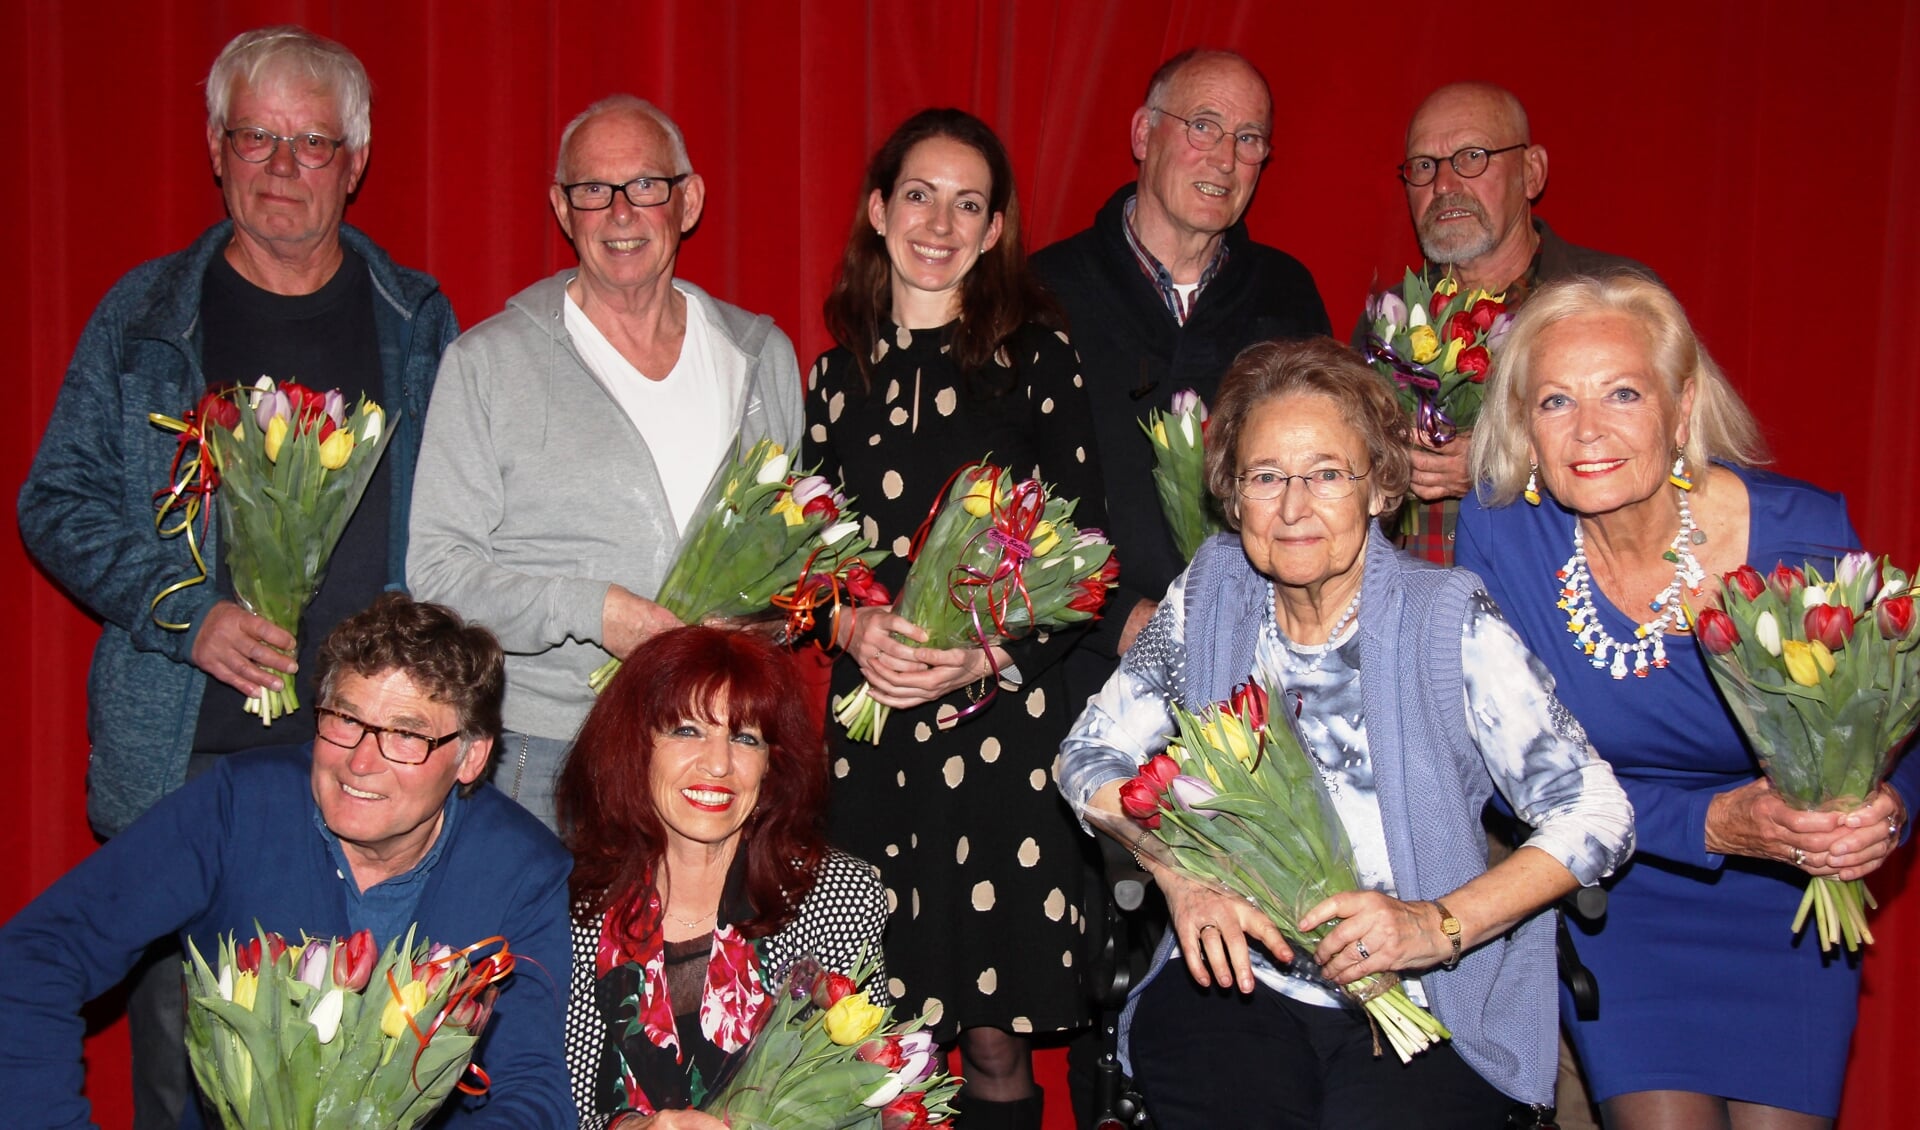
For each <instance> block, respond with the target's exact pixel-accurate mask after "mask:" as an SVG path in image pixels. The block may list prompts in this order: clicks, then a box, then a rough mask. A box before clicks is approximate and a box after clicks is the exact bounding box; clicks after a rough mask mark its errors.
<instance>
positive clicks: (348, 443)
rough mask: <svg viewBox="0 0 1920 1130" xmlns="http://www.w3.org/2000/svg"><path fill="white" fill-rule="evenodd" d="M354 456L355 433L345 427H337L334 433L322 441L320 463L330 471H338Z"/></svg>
mask: <svg viewBox="0 0 1920 1130" xmlns="http://www.w3.org/2000/svg"><path fill="white" fill-rule="evenodd" d="M352 457H353V433H352V432H350V431H348V430H347V429H345V428H335V429H334V430H333V434H332V435H330V436H328V437H327V438H326V439H323V440H321V441H320V465H321V466H322V467H325V468H326V469H327V470H329V471H338V470H339V469H340V468H342V467H344V466H346V465H347V460H348V459H351V458H352Z"/></svg>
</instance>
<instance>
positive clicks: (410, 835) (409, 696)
mask: <svg viewBox="0 0 1920 1130" xmlns="http://www.w3.org/2000/svg"><path fill="white" fill-rule="evenodd" d="M325 705H326V706H327V707H329V708H331V709H334V710H338V711H340V712H342V713H344V714H350V715H352V716H353V717H355V718H358V719H359V720H360V721H362V722H365V723H368V724H369V725H373V726H386V727H390V728H393V729H398V730H411V731H413V732H414V733H417V734H424V735H426V736H428V737H435V738H437V737H439V736H440V735H442V734H449V733H452V732H454V731H455V730H458V729H459V728H460V718H459V715H458V713H457V712H456V711H455V710H454V708H453V707H452V706H450V705H449V704H447V703H444V702H441V701H439V700H437V699H434V698H430V697H428V696H427V695H426V694H425V693H424V692H422V691H421V690H420V688H418V687H417V686H415V685H414V682H413V680H412V679H411V678H409V677H408V676H407V674H406V672H404V671H399V670H391V671H383V672H381V673H380V674H378V675H373V676H365V675H356V674H352V673H349V672H342V673H341V674H340V675H339V677H338V678H337V679H336V681H335V682H334V684H333V691H332V694H331V696H330V697H329V698H328V700H327V702H326V703H325ZM492 750H493V742H492V739H489V738H482V739H479V740H477V741H472V742H468V741H460V740H455V741H451V742H448V743H446V744H445V745H442V746H441V747H440V748H438V749H436V750H434V751H433V752H432V753H431V754H429V755H428V757H427V760H426V761H424V762H422V763H420V764H419V765H397V764H395V763H393V762H391V761H388V760H387V759H386V758H385V757H383V756H381V754H380V748H379V744H378V742H377V741H376V740H375V738H374V736H373V734H372V733H371V732H369V733H367V734H366V735H364V736H363V737H361V739H360V743H359V744H358V745H355V746H354V747H352V748H351V749H343V748H341V747H340V746H337V745H334V744H333V743H332V742H329V741H327V740H325V739H324V738H315V739H314V741H313V771H312V784H313V799H314V803H316V804H318V805H319V806H320V816H321V819H323V820H325V821H326V824H327V827H328V828H329V829H330V830H331V831H332V832H333V834H334V835H336V836H338V837H339V838H340V846H341V848H342V849H343V850H344V851H345V853H346V856H347V860H348V862H349V863H351V864H352V865H353V870H354V876H355V878H356V879H357V880H359V882H360V886H361V888H362V889H365V888H366V887H368V886H370V885H371V882H369V881H368V880H369V879H371V880H372V882H378V881H379V880H380V879H382V878H386V877H389V876H391V875H398V874H401V873H402V872H405V871H406V870H407V869H409V868H411V867H412V866H413V865H414V864H416V863H418V862H419V861H420V860H421V859H422V858H423V857H424V856H425V855H426V853H427V849H428V848H430V847H432V846H433V840H434V837H435V836H437V835H439V833H440V820H441V813H442V810H443V809H444V807H445V805H446V802H447V794H448V793H449V792H451V791H452V790H453V787H454V785H455V784H456V783H458V784H463V785H464V784H469V783H471V782H473V781H475V780H477V779H478V778H479V776H480V774H481V772H482V771H483V770H485V769H486V766H487V755H488V754H489V753H491V752H492Z"/></svg>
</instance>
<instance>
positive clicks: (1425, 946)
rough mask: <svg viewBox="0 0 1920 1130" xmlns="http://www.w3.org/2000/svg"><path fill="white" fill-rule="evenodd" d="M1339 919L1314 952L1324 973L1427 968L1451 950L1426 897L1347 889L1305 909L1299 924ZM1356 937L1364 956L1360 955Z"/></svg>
mask: <svg viewBox="0 0 1920 1130" xmlns="http://www.w3.org/2000/svg"><path fill="white" fill-rule="evenodd" d="M1336 918H1337V919H1339V920H1340V924H1339V925H1338V926H1335V927H1334V928H1333V929H1331V930H1329V931H1327V936H1326V937H1324V938H1322V939H1320V945H1319V947H1318V948H1316V949H1315V950H1314V951H1313V958H1314V960H1315V961H1318V962H1319V963H1320V968H1321V970H1322V971H1323V972H1324V973H1325V974H1326V975H1327V978H1328V979H1329V980H1331V981H1333V982H1334V983H1335V984H1338V985H1347V984H1351V983H1352V982H1354V981H1357V980H1359V979H1360V978H1362V977H1365V976H1367V975H1368V974H1372V973H1382V972H1385V971H1387V970H1393V969H1427V968H1430V967H1432V966H1435V965H1439V964H1440V963H1442V962H1444V961H1446V960H1447V959H1449V958H1451V957H1452V956H1453V943H1452V942H1450V941H1448V940H1447V935H1446V932H1445V931H1443V930H1441V929H1440V911H1439V910H1438V909H1437V908H1435V907H1434V905H1433V904H1432V903H1429V902H1401V901H1400V900H1399V899H1397V898H1394V897H1392V896H1391V895H1384V894H1381V893H1380V892H1379V891H1346V892H1343V893H1341V894H1337V895H1335V896H1333V897H1332V898H1330V899H1328V900H1326V901H1325V902H1323V903H1321V904H1320V905H1318V906H1316V907H1314V908H1313V909H1312V910H1309V911H1308V912H1307V916H1306V917H1305V918H1302V919H1301V920H1300V928H1301V929H1302V930H1313V929H1316V928H1318V927H1319V926H1320V924H1321V923H1323V922H1331V921H1333V920H1334V919H1336ZM1356 942H1357V943H1360V946H1361V947H1364V948H1365V949H1366V951H1367V956H1365V957H1362V956H1360V948H1358V947H1356V946H1355V944H1354V943H1356Z"/></svg>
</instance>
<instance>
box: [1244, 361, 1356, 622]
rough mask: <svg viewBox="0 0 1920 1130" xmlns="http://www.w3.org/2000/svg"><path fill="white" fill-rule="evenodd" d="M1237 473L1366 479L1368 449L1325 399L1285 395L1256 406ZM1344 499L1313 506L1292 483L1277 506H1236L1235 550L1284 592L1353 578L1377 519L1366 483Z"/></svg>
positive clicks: (1270, 502) (1251, 502)
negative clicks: (1318, 473) (1323, 473)
mask: <svg viewBox="0 0 1920 1130" xmlns="http://www.w3.org/2000/svg"><path fill="white" fill-rule="evenodd" d="M1234 465H1235V468H1236V470H1237V472H1238V473H1239V474H1242V475H1244V474H1246V473H1247V472H1248V471H1249V470H1250V469H1253V468H1265V469H1271V470H1275V471H1278V472H1280V473H1281V474H1284V475H1301V474H1305V473H1306V472H1308V471H1314V470H1319V469H1322V468H1333V469H1335V470H1339V471H1344V472H1347V473H1349V474H1357V475H1358V474H1369V473H1370V472H1371V471H1372V468H1371V467H1370V466H1369V465H1368V463H1367V443H1366V440H1365V438H1363V437H1362V436H1361V435H1360V433H1359V432H1358V431H1356V430H1355V429H1354V428H1353V427H1352V425H1350V424H1348V423H1347V421H1346V418H1345V416H1344V415H1343V414H1342V413H1341V411H1340V405H1339V404H1338V403H1336V402H1335V401H1334V400H1333V399H1332V398H1331V397H1326V396H1321V395H1319V394H1317V393H1289V394H1287V395H1285V396H1279V397H1274V398H1272V399H1269V400H1266V401H1262V402H1261V403H1260V404H1258V405H1255V406H1254V408H1253V409H1252V410H1251V411H1250V412H1248V413H1247V420H1246V423H1245V424H1244V425H1242V428H1241V432H1240V443H1239V451H1238V452H1237V453H1236V459H1235V464H1234ZM1353 485H1354V491H1353V493H1352V494H1350V495H1348V496H1347V497H1345V498H1333V499H1322V498H1315V497H1314V496H1313V494H1312V493H1311V492H1310V491H1308V490H1307V486H1306V484H1305V483H1304V482H1301V481H1300V480H1298V479H1291V480H1289V481H1288V482H1287V485H1286V489H1285V490H1283V491H1282V492H1281V494H1280V497H1278V498H1272V499H1266V500H1259V499H1250V498H1246V497H1244V496H1243V497H1242V498H1241V499H1240V544H1241V545H1242V546H1243V547H1244V548H1245V549H1246V551H1247V560H1248V561H1250V562H1251V563H1252V564H1253V567H1254V568H1255V569H1257V570H1259V571H1260V572H1261V573H1262V574H1264V575H1265V576H1267V577H1268V578H1270V579H1272V580H1273V581H1275V582H1277V583H1279V584H1282V585H1291V586H1296V587H1307V586H1312V585H1318V584H1321V583H1324V582H1327V581H1333V580H1338V579H1341V578H1345V577H1349V576H1351V575H1353V574H1355V573H1356V572H1357V571H1358V570H1359V569H1360V567H1361V560H1362V556H1363V551H1364V550H1365V549H1366V545H1367V523H1368V520H1369V519H1370V518H1372V517H1373V516H1374V515H1376V514H1378V513H1380V507H1381V500H1380V496H1379V493H1378V492H1377V491H1375V490H1374V489H1373V487H1372V485H1371V479H1370V478H1369V479H1361V480H1360V481H1359V482H1357V483H1355V484H1353Z"/></svg>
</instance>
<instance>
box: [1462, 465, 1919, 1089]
mask: <svg viewBox="0 0 1920 1130" xmlns="http://www.w3.org/2000/svg"><path fill="white" fill-rule="evenodd" d="M1730 469H1731V470H1733V471H1734V473H1735V474H1737V475H1739V476H1740V478H1741V479H1742V480H1743V481H1744V482H1745V483H1746V485H1747V491H1748V495H1749V499H1750V510H1751V518H1750V524H1749V529H1748V534H1747V563H1748V564H1750V565H1752V566H1753V567H1754V568H1756V569H1759V570H1761V571H1762V572H1765V571H1767V570H1770V569H1772V568H1773V567H1774V566H1775V565H1776V564H1778V563H1779V562H1781V561H1786V562H1787V563H1789V564H1792V565H1796V566H1798V565H1800V564H1801V563H1802V562H1804V561H1809V560H1811V561H1814V562H1816V563H1817V564H1818V565H1819V567H1820V568H1821V570H1822V572H1823V573H1827V574H1828V575H1831V571H1830V568H1829V567H1830V565H1831V563H1832V559H1833V558H1834V557H1836V556H1837V555H1839V554H1840V553H1842V552H1845V551H1847V550H1849V549H1853V548H1856V547H1858V545H1859V541H1858V539H1857V538H1856V537H1855V536H1854V533H1853V527H1852V524H1851V523H1850V522H1849V521H1848V520H1847V510H1846V502H1845V501H1844V500H1843V499H1842V498H1841V497H1840V496H1839V495H1837V494H1831V493H1829V492H1827V491H1823V490H1821V489H1819V488H1817V487H1814V486H1812V485H1810V484H1807V483H1803V482H1800V481H1798V480H1795V479H1789V478H1785V477H1782V476H1780V475H1775V474H1770V473H1768V472H1764V471H1751V470H1743V469H1739V468H1730ZM1573 522H1574V518H1573V515H1572V513H1570V512H1569V511H1567V510H1564V509H1562V508H1560V507H1559V506H1557V505H1555V504H1554V503H1553V502H1552V501H1551V500H1548V501H1547V502H1545V503H1544V504H1543V505H1540V506H1537V507H1536V506H1528V505H1526V504H1525V503H1521V502H1515V503H1514V504H1512V505H1510V506H1506V507H1503V508H1501V509H1498V510H1489V509H1487V508H1486V507H1484V506H1483V505H1481V504H1480V502H1479V500H1478V499H1476V498H1473V497H1469V498H1467V499H1466V500H1465V501H1464V502H1463V503H1462V506H1461V511H1460V524H1459V530H1458V543H1457V555H1456V560H1457V562H1458V564H1459V565H1461V566H1463V567H1465V568H1468V569H1472V570H1473V571H1474V572H1476V573H1478V574H1480V576H1481V578H1482V579H1483V580H1485V581H1486V585H1487V591H1488V592H1489V593H1491V594H1492V595H1493V597H1494V599H1495V600H1497V601H1498V602H1499V605H1500V609H1501V611H1503V612H1504V613H1505V614H1506V616H1507V619H1508V620H1509V621H1510V622H1511V623H1512V624H1513V626H1514V627H1515V628H1516V629H1517V630H1518V631H1519V632H1520V635H1521V638H1522V639H1524V640H1526V641H1527V644H1528V646H1530V647H1531V648H1532V649H1533V650H1534V653H1535V654H1536V655H1538V656H1539V657H1540V659H1541V660H1542V661H1543V662H1545V663H1546V665H1547V667H1548V668H1549V669H1550V670H1551V671H1552V672H1553V675H1554V679H1555V681H1556V683H1557V684H1558V685H1557V693H1558V695H1559V697H1560V701H1561V702H1563V703H1565V704H1566V706H1567V708H1568V709H1570V710H1572V711H1573V713H1574V716H1575V717H1577V718H1578V719H1579V720H1580V721H1581V723H1582V724H1583V725H1585V727H1586V729H1587V735H1588V737H1589V738H1590V739H1591V740H1592V742H1593V745H1594V748H1596V749H1597V750H1599V751H1600V754H1601V755H1602V756H1603V757H1605V758H1606V759H1607V760H1608V761H1609V762H1611V763H1612V765H1613V769H1614V773H1615V774H1616V775H1617V776H1618V777H1619V779H1620V783H1621V784H1622V785H1623V786H1625V788H1626V790H1627V795H1628V797H1629V798H1630V799H1631V800H1632V801H1633V808H1634V817H1635V821H1636V834H1637V838H1638V848H1637V851H1636V854H1635V856H1634V859H1633V860H1632V862H1630V863H1629V864H1628V865H1627V866H1626V867H1625V868H1623V869H1622V870H1621V871H1619V872H1618V873H1616V874H1615V876H1614V878H1613V880H1612V881H1611V882H1610V883H1609V884H1608V887H1609V889H1610V891H1611V894H1610V896H1609V902H1608V906H1607V913H1606V915H1605V917H1604V918H1603V919H1602V920H1601V922H1600V923H1599V924H1597V925H1595V924H1592V923H1580V922H1577V921H1576V922H1574V924H1573V926H1574V929H1573V936H1574V944H1575V947H1576V948H1577V949H1578V950H1579V952H1580V957H1581V959H1582V960H1583V961H1584V962H1586V964H1587V965H1588V967H1589V968H1591V969H1592V970H1593V973H1594V976H1595V977H1596V978H1597V979H1598V981H1599V984H1600V1016H1599V1018H1598V1019H1597V1020H1592V1021H1580V1020H1576V1019H1574V1016H1573V1010H1572V1007H1571V1003H1570V1002H1569V1001H1567V1000H1566V999H1565V996H1564V989H1563V999H1562V1008H1561V1013H1562V1019H1563V1020H1564V1021H1565V1022H1566V1026H1567V1030H1568V1032H1569V1034H1570V1035H1571V1037H1572V1040H1573V1043H1574V1046H1575V1048H1576V1049H1577V1050H1578V1051H1579V1053H1580V1059H1581V1063H1582V1065H1583V1067H1584V1068H1585V1070H1586V1075H1587V1081H1588V1084H1589V1087H1590V1089H1591V1091H1592V1093H1593V1095H1594V1097H1595V1099H1599V1100H1604V1099H1608V1098H1611V1097H1613V1096H1615V1095H1620V1094H1626V1093H1630V1092H1634V1091H1648V1090H1681V1091H1695V1092H1700V1093H1704V1094H1711V1095H1720V1096H1724V1097H1727V1098H1731V1099H1736V1100H1740V1101H1744V1102H1753V1103H1763V1104H1766V1105H1768V1106H1777V1107H1784V1108H1787V1109H1790V1110H1798V1111H1804V1112H1806V1113H1809V1114H1816V1115H1824V1116H1829V1117H1831V1116H1832V1115H1834V1114H1835V1112H1836V1111H1837V1110H1838V1108H1839V1106H1840V1088H1841V1082H1842V1078H1843V1076H1844V1075H1845V1072H1846V1061H1847V1048H1848V1044H1849V1042H1850V1041H1851V1039H1852V1034H1853V1024H1854V1015H1855V1008H1856V1001H1857V998H1858V995H1859V979H1860V978H1859V963H1858V960H1857V959H1848V958H1846V957H1844V956H1827V957H1823V956H1822V955H1821V953H1820V950H1819V944H1818V941H1817V939H1815V938H1814V937H1813V936H1812V925H1811V923H1809V924H1808V929H1807V931H1806V932H1805V933H1803V934H1802V935H1801V936H1799V937H1797V938H1796V937H1793V936H1791V935H1790V934H1789V933H1788V926H1789V924H1790V923H1791V921H1792V918H1793V913H1794V910H1795V909H1796V908H1797V907H1798V906H1799V903H1800V897H1801V894H1802V893H1803V892H1804V891H1805V889H1806V879H1805V876H1804V873H1802V872H1801V871H1799V870H1798V869H1796V868H1792V867H1789V866H1787V865H1785V864H1780V863H1773V862H1770V861H1767V860H1760V859H1750V858H1745V857H1740V856H1720V855H1715V854H1711V853H1709V852H1708V851H1707V850H1706V814H1707V804H1708V802H1709V801H1711V800H1712V799H1713V797H1714V796H1715V795H1716V794H1718V793H1721V792H1724V791H1726V790H1728V789H1732V788H1734V787H1736V786H1739V785H1742V784H1745V783H1747V782H1748V781H1751V780H1753V779H1754V777H1755V776H1756V775H1757V774H1758V772H1759V770H1758V768H1757V766H1756V764H1755V762H1754V760H1753V756H1752V754H1751V753H1750V752H1749V750H1748V748H1747V745H1746V743H1745V741H1744V740H1743V739H1742V738H1741V736H1740V733H1739V731H1738V729H1737V728H1736V726H1735V724H1734V721H1733V718H1732V717H1731V715H1729V714H1728V713H1727V710H1726V707H1725V705H1724V704H1723V703H1722V702H1721V700H1720V697H1719V694H1718V692H1716V691H1715V690H1714V687H1713V684H1712V681H1711V679H1710V677H1709V676H1708V674H1707V669H1706V665H1705V663H1704V662H1703V660H1702V659H1701V657H1700V655H1699V653H1698V651H1697V649H1696V646H1695V644H1694V641H1693V639H1692V638H1691V637H1678V636H1668V637H1667V640H1666V649H1667V656H1668V659H1669V661H1670V664H1671V665H1670V666H1669V668H1668V669H1666V670H1664V671H1651V672H1649V674H1648V675H1647V677H1645V678H1635V677H1631V676H1630V677H1628V678H1627V679H1625V680H1622V681H1616V680H1614V679H1613V677H1612V676H1611V675H1610V674H1609V673H1608V672H1607V671H1605V670H1600V669H1596V668H1594V667H1593V666H1592V665H1591V664H1590V662H1589V661H1588V660H1587V658H1586V656H1585V655H1584V654H1582V652H1581V651H1580V650H1579V649H1578V647H1577V646H1576V645H1575V643H1574V640H1573V637H1572V636H1571V635H1569V634H1568V632H1567V630H1566V613H1564V612H1562V611H1560V609H1558V608H1557V607H1556V606H1555V602H1556V601H1557V600H1558V598H1559V583H1558V582H1557V581H1556V580H1555V577H1554V573H1555V571H1556V570H1558V569H1559V568H1560V567H1561V566H1562V565H1564V564H1565V563H1566V560H1567V557H1568V556H1569V555H1570V554H1571V553H1572V552H1573ZM1708 583H1709V584H1712V583H1713V582H1712V581H1711V580H1709V582H1708ZM1593 598H1594V603H1595V605H1596V606H1597V607H1598V609H1599V612H1600V617H1601V620H1602V622H1603V623H1604V624H1605V626H1606V629H1607V632H1608V633H1609V634H1610V635H1612V636H1613V638H1614V639H1631V638H1632V633H1633V628H1634V625H1635V623H1637V622H1638V621H1637V619H1636V620H1635V621H1632V622H1630V621H1629V619H1628V618H1627V617H1626V616H1625V615H1622V614H1621V612H1620V611H1619V610H1618V609H1616V608H1614V607H1613V605H1611V604H1610V603H1608V602H1607V599H1606V597H1605V596H1604V595H1603V594H1602V593H1600V592H1599V590H1598V589H1595V590H1594V594H1593ZM1917 776H1920V761H1915V760H1913V759H1907V760H1906V761H1904V762H1903V763H1902V764H1901V766H1900V768H1899V771H1898V772H1897V773H1896V775H1895V779H1894V782H1893V783H1894V785H1895V786H1896V788H1898V789H1899V791H1900V794H1901V796H1902V797H1903V798H1911V797H1913V796H1914V795H1915V789H1914V785H1915V784H1916V783H1920V781H1916V777H1917ZM1907 803H1908V805H1909V806H1911V805H1912V804H1913V801H1912V800H1911V799H1907ZM1841 952H1842V953H1844V951H1841Z"/></svg>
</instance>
